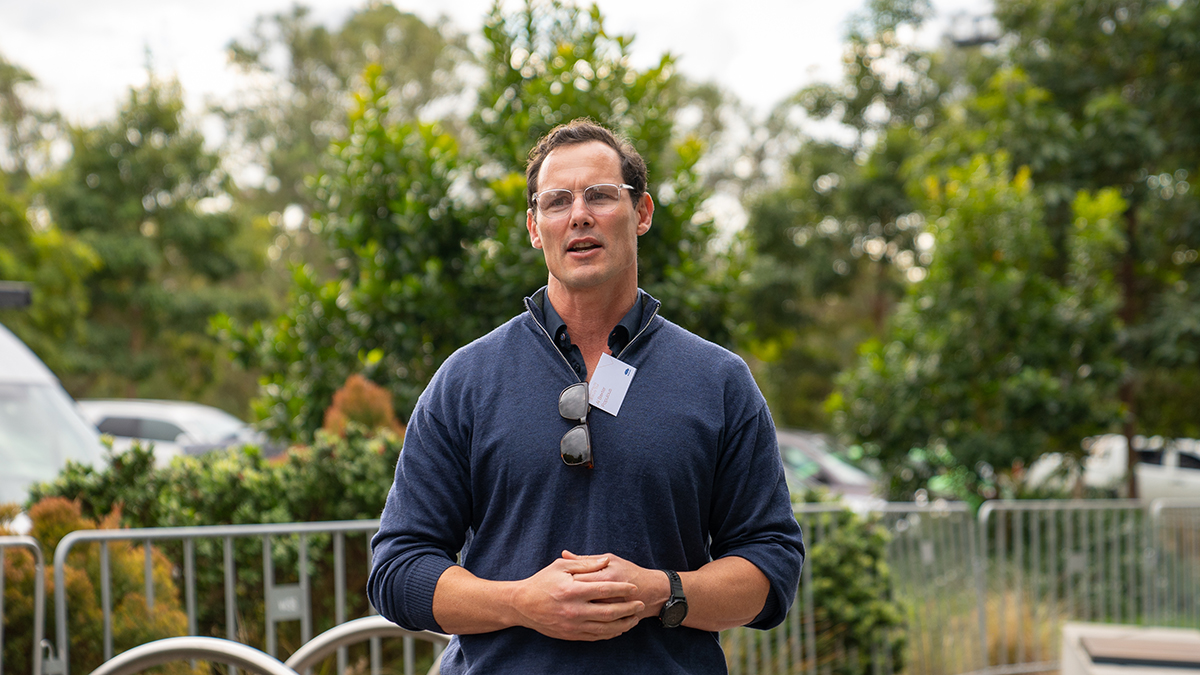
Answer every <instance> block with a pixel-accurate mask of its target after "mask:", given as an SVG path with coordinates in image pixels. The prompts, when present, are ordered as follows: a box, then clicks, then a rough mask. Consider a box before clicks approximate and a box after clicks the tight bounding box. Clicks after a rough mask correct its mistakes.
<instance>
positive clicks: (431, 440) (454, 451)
mask: <svg viewBox="0 0 1200 675" xmlns="http://www.w3.org/2000/svg"><path fill="white" fill-rule="evenodd" d="M436 380H437V378H435V382H434V383H431V384H430V387H429V389H427V390H426V394H427V395H423V396H422V398H421V400H420V401H418V403H417V406H416V410H414V411H413V415H412V417H411V418H410V419H409V424H408V427H407V429H406V431H405V436H404V448H403V450H402V451H401V453H400V459H399V461H398V462H397V464H396V476H395V481H394V482H393V483H392V488H391V490H390V491H389V492H388V496H387V501H386V503H385V504H384V508H383V514H382V516H381V518H380V524H379V532H378V533H376V534H375V536H374V538H372V540H371V547H372V563H371V573H370V576H369V577H368V580H367V595H368V597H369V598H370V600H371V604H372V605H373V606H374V607H375V609H376V611H378V612H379V613H380V614H381V615H383V616H384V617H386V618H388V619H390V620H391V621H393V622H395V623H397V624H399V625H400V626H402V627H404V628H406V629H408V630H433V631H438V632H441V627H440V626H439V625H438V623H437V621H436V620H435V619H434V616H433V592H434V590H435V589H436V588H437V582H438V579H439V578H440V577H441V575H442V573H443V572H445V571H446V569H448V568H449V567H451V566H452V565H454V564H455V561H456V559H457V556H458V552H459V551H460V550H461V549H462V547H463V543H464V541H465V539H466V533H467V531H468V528H469V527H470V522H471V520H470V519H471V501H470V490H469V489H468V483H469V480H470V466H469V462H468V461H467V457H468V453H467V447H466V444H467V442H468V441H467V440H466V439H465V438H463V437H460V434H457V433H455V432H454V430H453V429H451V428H448V427H447V426H446V425H444V424H442V423H441V422H440V421H439V420H438V418H437V417H436V415H435V413H436V408H438V407H439V406H438V405H437V400H438V396H439V394H440V393H443V392H441V390H442V388H443V386H444V384H445V382H444V380H443V382H441V383H438V382H436Z"/></svg>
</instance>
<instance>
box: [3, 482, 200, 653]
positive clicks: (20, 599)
mask: <svg viewBox="0 0 1200 675" xmlns="http://www.w3.org/2000/svg"><path fill="white" fill-rule="evenodd" d="M29 518H30V520H31V521H32V522H33V528H32V530H31V534H32V535H33V537H34V538H35V539H37V540H38V543H39V544H40V545H41V547H42V550H43V551H44V552H45V553H46V555H47V558H48V559H53V555H54V550H55V548H57V546H58V544H59V542H60V541H62V538H63V537H64V536H66V535H67V534H68V533H69V532H72V531H74V530H92V529H113V528H115V527H116V526H117V523H118V521H119V520H120V519H121V512H120V509H116V510H114V511H112V513H111V514H110V515H109V516H107V517H105V518H104V519H102V520H100V521H99V522H97V521H95V520H91V519H89V518H86V517H84V516H83V515H82V514H81V507H80V503H79V502H77V501H71V500H68V499H64V498H62V497H46V498H44V499H42V500H40V501H38V502H37V503H36V504H34V506H33V507H32V508H31V509H30V510H29ZM144 555H145V554H144V552H143V550H142V549H141V547H136V546H134V545H133V544H131V543H127V542H114V543H111V544H109V547H108V568H109V575H110V580H111V589H112V596H111V597H112V599H113V600H112V602H113V605H112V616H113V626H112V631H113V632H112V639H113V650H114V652H115V653H120V652H122V651H125V650H127V649H130V648H132V647H136V646H137V645H140V644H143V643H146V642H150V641H151V640H156V639H159V638H164V637H169V636H172V635H182V634H184V633H185V632H187V617H186V616H185V615H184V613H183V610H182V609H181V605H180V602H179V591H178V589H177V588H176V587H175V583H174V582H173V581H172V579H171V574H172V565H171V563H170V562H169V561H168V560H167V559H166V557H165V556H163V554H162V553H161V552H159V551H155V552H154V554H153V556H152V560H153V564H152V569H153V572H152V575H153V579H154V581H153V584H154V607H153V609H150V608H149V607H148V604H147V601H146V596H145V582H144V577H143V569H144V564H145V558H144ZM35 574H36V569H35V567H34V560H33V556H32V555H30V554H29V553H28V552H25V551H10V552H7V553H6V555H5V556H4V579H5V586H4V606H5V612H4V645H3V646H4V665H5V666H6V667H7V668H8V669H10V670H11V671H12V672H18V673H21V672H26V673H27V672H32V671H33V664H31V663H30V662H29V661H30V657H31V655H32V644H33V616H34V603H33V589H34V575H35ZM45 576H46V597H47V598H50V597H53V594H54V570H53V568H52V567H47V568H46V570H45ZM64 581H65V582H66V585H67V589H68V596H67V597H68V609H69V613H68V618H67V622H68V628H69V631H70V635H71V649H70V660H71V664H70V665H71V670H72V671H73V672H77V673H86V672H90V671H92V670H93V669H95V668H96V667H97V666H99V665H100V664H101V663H102V662H103V661H104V651H103V649H104V625H103V621H102V614H101V605H100V601H101V599H100V547H99V546H94V545H80V546H78V547H74V548H72V550H71V553H70V555H69V556H68V558H67V566H66V569H65V574H64ZM55 620H56V619H55V608H54V605H53V603H48V607H47V616H46V626H47V627H52V626H54V625H55ZM164 672H167V673H186V672H190V669H189V668H188V667H187V665H186V664H173V665H172V666H171V667H169V668H168V669H167V670H165V671H164Z"/></svg>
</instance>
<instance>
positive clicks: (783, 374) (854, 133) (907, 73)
mask: <svg viewBox="0 0 1200 675" xmlns="http://www.w3.org/2000/svg"><path fill="white" fill-rule="evenodd" d="M929 13H930V7H929V5H928V3H927V2H922V1H913V0H875V1H874V2H871V3H870V4H869V6H868V10H867V11H866V12H865V13H864V14H862V15H860V16H858V17H856V18H855V19H854V21H853V22H852V24H851V28H850V31H849V34H848V38H847V46H846V49H845V55H844V58H843V61H844V63H845V70H844V78H843V82H842V83H841V84H840V85H839V86H833V85H827V84H820V85H814V86H811V87H807V88H805V89H804V90H802V91H800V92H799V93H797V94H796V95H795V96H793V97H792V98H791V99H789V100H788V101H786V102H784V104H783V105H781V106H780V107H779V108H778V109H777V110H775V111H774V112H773V113H772V119H771V120H769V121H768V127H769V128H774V129H786V128H787V126H788V125H787V124H786V122H784V121H783V120H786V119H788V118H790V117H792V116H794V115H795V114H796V113H797V111H799V112H802V113H803V114H804V115H806V116H807V117H808V118H809V119H818V120H832V121H836V122H838V123H840V124H841V125H843V126H844V128H845V129H846V130H848V136H849V138H848V139H847V140H845V141H842V142H832V141H816V140H812V139H804V140H803V141H802V144H801V146H800V148H799V150H798V151H797V152H796V153H795V154H794V156H793V157H791V159H790V161H789V162H788V165H787V173H786V177H785V181H784V184H783V185H782V186H780V187H779V188H777V189H775V190H772V191H769V192H767V193H765V194H761V195H759V196H757V197H756V198H755V199H754V200H753V202H752V203H751V206H750V213H749V222H748V224H747V234H748V239H749V241H750V245H751V249H752V251H753V255H752V256H751V260H752V262H751V263H750V267H749V283H748V284H746V285H745V287H744V293H743V296H742V298H741V306H742V308H743V310H744V312H745V314H744V319H745V322H746V325H748V326H749V327H750V328H749V330H748V331H747V335H746V336H745V346H746V348H747V349H748V351H749V352H750V353H751V354H752V355H753V356H754V357H755V358H756V359H757V360H759V361H760V362H762V367H760V368H759V376H760V381H761V382H762V383H763V386H764V389H765V390H766V392H767V395H768V399H769V400H770V401H771V403H772V409H773V410H774V411H775V412H776V415H777V419H778V420H779V421H780V422H781V423H783V424H787V425H790V426H802V427H808V428H817V429H824V428H828V426H829V420H828V418H827V415H826V413H825V411H824V408H823V405H822V402H823V401H824V400H825V398H826V397H827V396H828V395H829V394H830V393H831V392H832V391H833V388H834V383H833V379H834V376H835V375H836V373H837V372H838V371H840V370H841V369H843V368H845V367H848V366H849V365H850V364H851V363H852V362H853V360H854V347H855V346H856V345H857V344H858V343H860V342H862V341H863V340H866V339H868V338H871V337H875V338H878V337H879V336H881V335H882V334H883V332H884V331H885V329H886V325H887V319H888V317H889V315H890V314H891V312H892V311H893V307H894V305H895V303H896V302H897V301H898V300H899V298H900V297H902V296H903V294H904V288H905V284H906V282H908V281H915V280H919V279H921V278H923V276H924V274H925V266H926V265H928V263H929V253H928V251H925V250H922V249H921V248H920V247H919V246H918V245H917V242H918V239H917V235H918V234H919V233H920V232H921V230H922V225H923V222H924V220H923V217H922V215H921V214H920V213H918V212H916V208H915V206H914V205H913V204H912V202H911V200H910V199H909V197H908V194H907V191H906V189H905V181H906V174H905V172H904V170H903V168H904V166H905V162H906V161H907V159H908V158H909V157H910V156H912V155H913V154H915V153H916V152H917V150H918V148H919V138H920V135H921V134H922V133H923V131H924V130H925V129H927V128H928V127H930V126H932V125H933V124H934V123H936V121H937V120H938V119H939V118H940V114H941V107H940V105H939V104H938V99H939V96H941V95H942V93H943V92H944V91H946V88H947V85H945V84H944V83H943V80H945V79H947V76H945V75H943V74H942V73H940V72H939V70H938V68H939V67H940V66H941V64H942V63H943V62H944V61H946V60H947V59H944V58H937V57H935V56H933V55H930V54H927V53H925V52H924V51H921V50H918V49H915V48H913V47H912V46H910V45H908V44H906V43H904V42H903V41H902V40H901V39H900V38H899V34H900V33H901V32H902V31H903V30H905V29H907V28H917V27H919V26H920V25H921V24H922V22H923V21H924V20H925V18H926V17H927V16H928V15H929Z"/></svg>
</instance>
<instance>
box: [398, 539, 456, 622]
mask: <svg viewBox="0 0 1200 675" xmlns="http://www.w3.org/2000/svg"><path fill="white" fill-rule="evenodd" d="M453 566H454V562H453V561H451V560H448V559H446V558H443V557H442V556H438V555H425V556H421V557H420V558H418V559H416V560H415V561H413V564H412V569H411V571H410V572H409V574H408V575H407V580H406V582H405V588H404V595H405V597H407V598H409V601H408V602H407V603H405V604H407V605H408V606H409V607H411V608H412V609H413V614H412V616H411V618H412V620H413V623H415V624H417V625H418V626H419V627H420V628H422V629H424V630H432V631H436V632H438V633H442V632H445V631H443V630H442V627H441V626H440V625H438V622H437V619H434V618H433V592H434V590H435V589H437V582H438V579H440V578H441V576H442V573H443V572H445V571H446V570H448V569H450V568H451V567H453Z"/></svg>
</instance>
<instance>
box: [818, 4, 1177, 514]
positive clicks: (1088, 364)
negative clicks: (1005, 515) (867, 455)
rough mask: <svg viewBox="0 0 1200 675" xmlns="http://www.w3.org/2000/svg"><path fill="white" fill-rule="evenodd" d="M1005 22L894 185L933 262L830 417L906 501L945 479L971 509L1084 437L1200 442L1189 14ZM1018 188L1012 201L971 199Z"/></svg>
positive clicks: (1008, 16) (853, 373)
mask: <svg viewBox="0 0 1200 675" xmlns="http://www.w3.org/2000/svg"><path fill="white" fill-rule="evenodd" d="M996 15H997V18H998V20H999V22H1000V25H1001V27H1002V29H1003V30H1004V31H1005V32H1006V33H1007V37H1006V38H1005V40H1004V42H1003V43H1002V44H1003V45H1004V47H1003V48H1000V49H997V50H995V51H994V52H992V53H993V56H992V57H989V58H977V57H970V59H968V60H970V61H971V63H972V64H973V65H971V66H970V67H969V68H967V69H965V70H961V71H959V72H960V76H961V77H962V80H961V81H960V84H959V85H958V86H957V87H956V88H949V89H947V88H944V89H943V91H953V92H959V93H958V94H957V95H955V96H947V97H943V98H942V99H940V100H939V102H938V107H939V111H938V112H937V114H936V116H935V119H936V121H937V123H936V124H935V125H934V126H933V127H932V128H931V130H930V133H929V136H928V139H927V140H926V142H925V143H924V145H923V146H922V147H919V148H915V149H914V151H911V152H909V153H907V157H906V158H902V161H901V162H900V164H899V166H900V168H901V170H902V171H903V172H904V173H905V174H906V183H907V185H908V191H909V193H910V195H913V199H915V200H916V203H917V205H918V206H917V208H918V209H919V210H920V211H921V212H922V213H923V215H924V216H925V219H926V221H927V222H928V223H929V225H930V226H931V227H930V231H929V232H928V233H926V234H927V235H930V236H933V237H934V239H933V240H932V241H933V242H935V243H936V247H935V249H932V253H933V259H934V262H933V265H932V266H931V267H930V269H929V278H928V279H926V280H925V281H923V282H920V283H919V284H917V285H915V286H914V287H913V288H912V290H911V291H910V292H909V294H908V299H907V300H906V301H905V302H904V303H903V304H902V305H901V307H900V309H899V310H898V312H897V314H896V315H895V317H894V319H893V321H892V322H891V326H890V327H889V330H888V331H887V332H886V333H885V334H883V335H881V336H880V339H879V340H878V341H876V342H869V343H866V344H864V346H863V347H862V350H861V351H862V357H861V358H860V360H859V363H858V365H857V366H855V367H854V369H852V370H850V371H847V372H846V373H845V374H844V375H843V376H842V378H841V379H840V382H841V388H840V389H839V391H838V392H837V393H835V394H834V395H833V396H832V397H831V398H830V399H829V401H828V406H829V408H830V409H831V410H832V411H835V417H836V421H837V422H838V423H839V425H840V428H841V429H842V430H843V432H844V433H846V434H847V435H848V436H851V437H854V438H857V439H859V440H862V441H865V443H864V446H865V447H866V448H867V449H868V450H870V451H872V452H875V453H877V456H878V457H879V458H880V459H881V460H882V461H883V463H884V465H885V467H886V468H887V470H888V475H889V480H890V483H891V485H892V489H893V494H894V495H896V496H902V495H906V494H911V491H912V490H913V489H916V488H917V487H920V486H922V485H924V484H925V483H924V482H923V481H925V480H927V479H929V478H931V477H938V476H940V478H938V480H937V481H935V482H940V484H942V485H948V486H954V489H955V490H956V491H957V492H958V493H959V494H960V495H961V496H967V497H971V496H974V497H975V498H978V497H979V496H980V495H981V494H984V493H988V492H989V491H991V490H995V489H1002V488H1003V486H1004V485H1006V484H1009V483H1010V482H1011V481H1009V479H1008V478H1006V477H1005V476H1006V475H1007V474H1008V473H1009V472H1019V469H1020V467H1021V466H1022V465H1027V464H1028V463H1029V462H1030V461H1031V460H1032V459H1034V458H1036V457H1037V456H1039V455H1040V454H1041V453H1043V452H1050V451H1056V450H1064V451H1067V452H1070V453H1074V454H1076V455H1077V454H1079V453H1080V452H1081V450H1080V448H1079V442H1080V440H1081V439H1082V438H1084V437H1086V436H1088V435H1090V434H1092V433H1098V432H1102V431H1109V430H1113V429H1116V428H1122V429H1123V431H1125V432H1126V433H1134V432H1135V430H1136V429H1139V428H1141V429H1147V430H1149V431H1151V432H1152V433H1159V434H1164V435H1187V434H1188V433H1190V431H1186V430H1194V429H1195V428H1196V427H1195V425H1194V424H1190V423H1188V422H1186V420H1185V418H1186V417H1187V415H1186V414H1182V410H1181V409H1178V408H1180V406H1182V407H1186V404H1183V403H1182V402H1183V401H1186V400H1189V398H1188V394H1191V393H1194V392H1195V391H1196V390H1195V383H1196V382H1197V381H1198V379H1200V378H1197V376H1196V373H1197V372H1200V371H1198V370H1197V365H1196V364H1197V359H1196V356H1195V355H1197V354H1200V340H1198V339H1197V338H1198V337H1200V333H1198V332H1197V331H1196V330H1195V327H1196V326H1197V325H1200V318H1198V315H1197V310H1196V307H1197V305H1196V304H1195V302H1194V301H1193V298H1192V296H1193V295H1194V294H1195V292H1196V291H1195V287H1194V285H1195V283H1196V281H1197V278H1196V274H1197V268H1196V266H1195V265H1194V264H1193V263H1194V261H1195V254H1189V253H1188V251H1193V250H1195V249H1196V242H1197V241H1200V237H1198V236H1197V235H1198V233H1200V229H1198V227H1200V203H1197V201H1196V199H1195V197H1194V192H1193V191H1192V190H1191V186H1190V183H1189V182H1188V181H1189V176H1191V174H1192V172H1194V171H1195V170H1196V165H1195V156H1196V153H1195V147H1196V144H1197V143H1200V136H1198V135H1197V130H1198V128H1200V127H1197V125H1196V122H1195V120H1196V113H1197V112H1200V111H1198V110H1196V108H1195V105H1196V100H1195V98H1194V97H1188V96H1182V95H1181V92H1182V91H1183V90H1184V89H1186V88H1187V87H1188V86H1189V85H1188V84H1187V82H1189V81H1190V80H1189V79H1188V78H1189V77H1190V76H1191V74H1192V71H1193V70H1194V63H1195V61H1196V59H1195V51H1196V45H1195V41H1194V40H1187V39H1186V38H1185V39H1180V38H1179V37H1178V36H1179V35H1181V34H1182V35H1187V34H1194V31H1195V30H1196V27H1197V26H1198V25H1200V24H1198V23H1197V22H1198V21H1200V17H1198V14H1197V11H1196V8H1195V7H1193V6H1191V5H1180V4H1177V3H1169V2H1157V1H1147V2H1134V3H1127V2H1105V1H1096V2H1085V3H1082V4H1081V3H1075V2H1065V1H1064V2H1057V1H1054V2H1030V1H1026V0H1009V1H1006V2H1001V3H998V4H997V7H996ZM946 62H947V61H946V60H943V61H942V62H941V63H946ZM935 63H938V61H937V60H936V59H935ZM1185 63H1186V64H1187V65H1184V64H1185ZM1165 64H1174V65H1171V66H1167V65H1165ZM964 94H965V95H964ZM1185 110H1187V111H1190V112H1183V111H1185ZM1185 118H1186V119H1185ZM1168 138H1170V139H1172V140H1171V142H1169V143H1168V142H1166V140H1165V139H1168ZM980 157H987V158H991V159H988V160H981V159H980ZM1009 166H1012V167H1016V178H1015V179H1007V178H1006V179H1005V181H1006V182H1007V187H1004V186H1003V185H1001V184H1000V183H996V182H995V181H994V180H993V179H987V180H981V179H980V177H981V176H982V175H983V174H981V173H979V172H980V171H981V170H982V171H983V172H984V173H986V174H989V175H992V176H993V177H995V176H998V175H1000V173H1003V172H1005V171H1008V170H1009V169H1008V168H1007V167H1009ZM987 167H991V168H987ZM998 172H999V173H998ZM970 176H976V178H970ZM926 234H922V235H921V236H926ZM1151 381H1153V385H1152V386H1151V385H1150V382H1151ZM1167 391H1170V392H1173V393H1175V394H1177V395H1176V396H1175V397H1173V398H1171V397H1168V396H1164V395H1163V394H1164V393H1165V392H1167ZM1139 420H1140V421H1139ZM1149 424H1153V426H1152V427H1151V426H1149ZM993 467H994V468H995V470H996V475H992V474H991V471H992V469H993Z"/></svg>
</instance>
